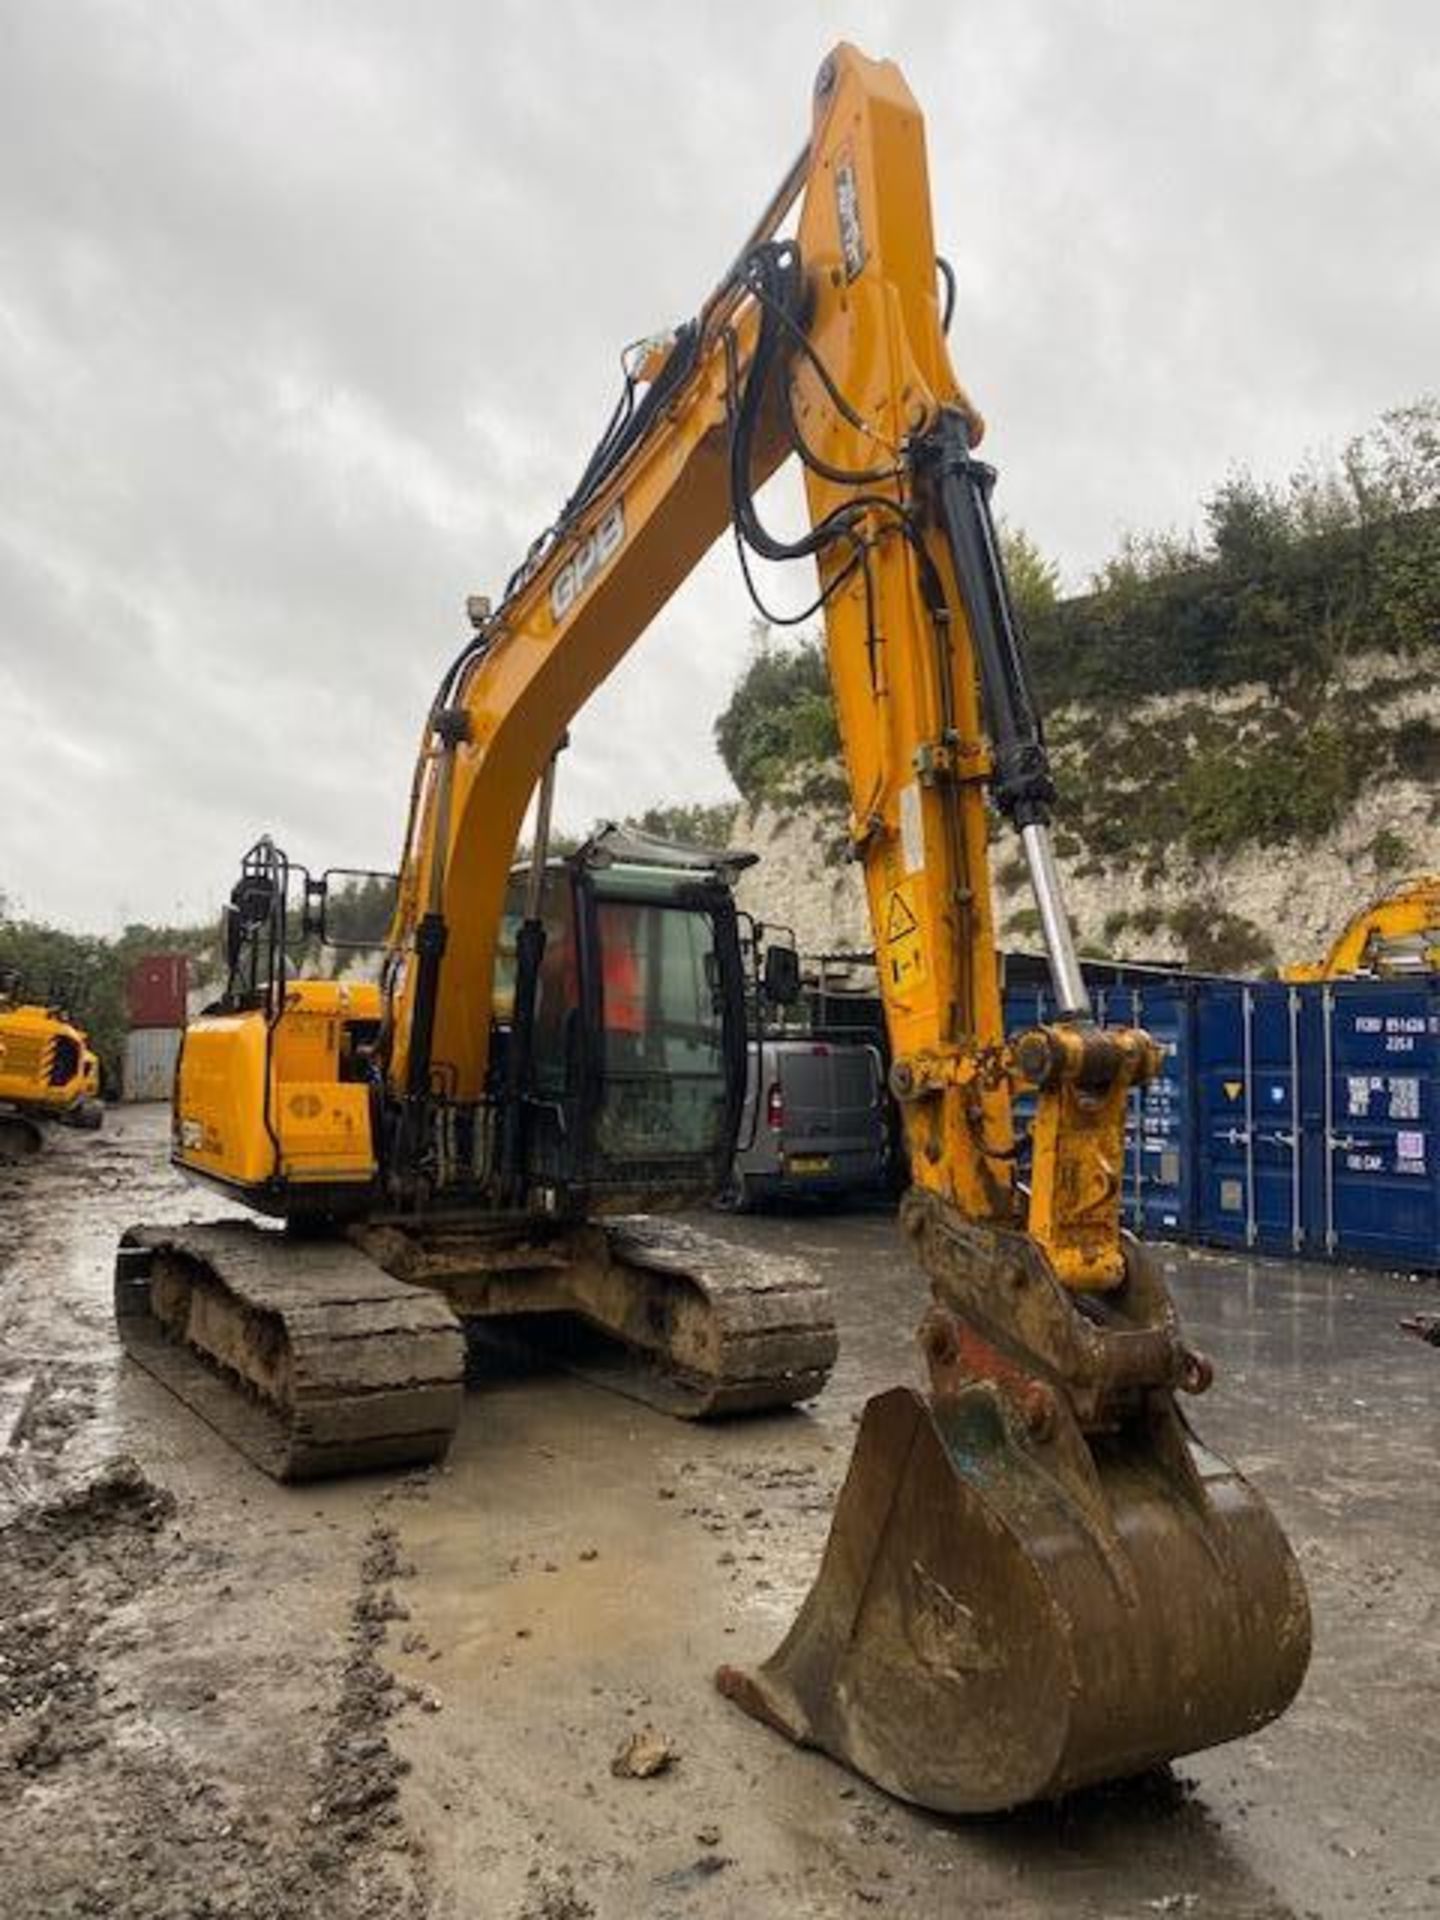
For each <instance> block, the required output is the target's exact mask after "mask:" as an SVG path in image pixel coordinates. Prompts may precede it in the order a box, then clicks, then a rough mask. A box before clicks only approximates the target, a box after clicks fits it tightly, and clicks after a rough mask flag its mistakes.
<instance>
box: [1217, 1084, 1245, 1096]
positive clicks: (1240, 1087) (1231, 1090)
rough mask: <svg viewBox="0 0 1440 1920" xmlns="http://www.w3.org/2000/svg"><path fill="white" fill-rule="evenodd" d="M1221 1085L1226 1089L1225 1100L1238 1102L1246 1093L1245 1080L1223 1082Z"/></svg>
mask: <svg viewBox="0 0 1440 1920" xmlns="http://www.w3.org/2000/svg"><path fill="white" fill-rule="evenodd" d="M1220 1084H1221V1086H1223V1087H1224V1089H1225V1098H1226V1099H1227V1100H1238V1099H1239V1098H1240V1096H1241V1094H1242V1093H1243V1092H1244V1091H1245V1082H1244V1081H1243V1080H1222V1081H1221V1083H1220Z"/></svg>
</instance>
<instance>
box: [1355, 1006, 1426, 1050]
mask: <svg viewBox="0 0 1440 1920" xmlns="http://www.w3.org/2000/svg"><path fill="white" fill-rule="evenodd" d="M1430 1030H1431V1023H1430V1021H1429V1020H1427V1018H1426V1017H1425V1015H1424V1014H1423V1013H1387V1014H1379V1013H1357V1014H1356V1016H1355V1031H1356V1033H1357V1034H1359V1033H1363V1034H1369V1035H1372V1036H1373V1035H1383V1036H1384V1039H1385V1051H1386V1053H1414V1051H1415V1044H1416V1041H1417V1040H1419V1039H1421V1038H1423V1036H1424V1035H1426V1034H1427V1033H1429V1032H1430Z"/></svg>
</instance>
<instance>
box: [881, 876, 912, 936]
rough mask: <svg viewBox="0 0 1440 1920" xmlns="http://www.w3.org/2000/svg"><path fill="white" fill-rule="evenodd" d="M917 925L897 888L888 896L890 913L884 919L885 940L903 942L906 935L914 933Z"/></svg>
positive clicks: (907, 904)
mask: <svg viewBox="0 0 1440 1920" xmlns="http://www.w3.org/2000/svg"><path fill="white" fill-rule="evenodd" d="M918 924H919V923H918V922H917V920H916V918H915V915H914V914H913V913H912V912H911V911H910V906H909V903H908V902H907V900H906V898H905V896H904V894H903V893H901V892H900V890H899V889H898V887H897V889H896V890H895V892H894V893H892V894H891V896H890V911H889V913H888V915H887V916H886V919H885V938H886V940H887V941H890V942H894V941H896V940H903V939H904V938H905V936H906V934H907V933H914V931H915V928H916V926H917V925H918Z"/></svg>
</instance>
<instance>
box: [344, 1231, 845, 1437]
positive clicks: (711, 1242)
mask: <svg viewBox="0 0 1440 1920" xmlns="http://www.w3.org/2000/svg"><path fill="white" fill-rule="evenodd" d="M356 1237H357V1240H358V1243H359V1244H360V1245H361V1246H363V1247H364V1248H365V1250H366V1252H367V1253H369V1254H370V1255H371V1257H372V1258H373V1259H375V1260H377V1261H378V1262H379V1263H380V1264H381V1265H382V1266H384V1267H385V1268H386V1270H387V1271H388V1272H390V1273H392V1274H393V1275H394V1276H395V1277H396V1278H397V1279H400V1280H405V1281H408V1282H410V1283H411V1284H412V1285H420V1286H427V1287H435V1288H438V1289H439V1290H440V1291H441V1292H443V1293H444V1294H445V1296H446V1298H447V1299H448V1300H449V1302H450V1305H451V1307H452V1308H453V1309H454V1311H455V1313H456V1314H457V1315H458V1316H459V1318H460V1319H462V1320H465V1321H467V1322H474V1321H481V1322H484V1321H486V1320H491V1321H495V1320H505V1321H511V1320H512V1319H513V1318H514V1317H517V1316H518V1317H520V1318H521V1319H522V1320H528V1319H529V1318H530V1316H536V1317H537V1319H539V1320H541V1321H543V1320H544V1318H546V1317H549V1318H552V1319H553V1317H554V1316H556V1315H570V1316H574V1317H575V1318H578V1319H579V1320H581V1321H583V1322H584V1323H586V1325H588V1326H589V1327H591V1328H595V1329H598V1330H599V1331H600V1332H601V1333H603V1334H605V1335H607V1336H608V1337H609V1340H610V1341H611V1342H613V1343H616V1344H617V1345H618V1347H619V1348H620V1349H622V1350H623V1351H622V1352H621V1353H620V1355H619V1356H618V1357H616V1358H611V1357H609V1356H608V1355H607V1357H605V1358H597V1357H596V1356H595V1354H594V1352H593V1350H592V1349H591V1348H590V1347H589V1346H588V1345H587V1343H585V1342H583V1341H582V1342H579V1343H577V1344H574V1345H572V1346H571V1347H569V1348H566V1347H564V1346H561V1347H560V1348H559V1349H558V1350H559V1352H560V1354H561V1357H562V1359H563V1360H564V1363H565V1365H566V1366H567V1367H568V1368H569V1369H570V1370H571V1371H572V1372H574V1373H577V1374H579V1375H581V1376H582V1377H583V1378H585V1379H588V1380H592V1381H594V1382H595V1383H596V1384H597V1385H599V1386H603V1387H607V1388H610V1389H611V1390H613V1391H615V1392H617V1393H623V1394H625V1395H626V1396H627V1397H629V1398H630V1399H633V1400H640V1401H643V1402H644V1403H645V1404H646V1405H647V1406H652V1407H656V1408H658V1409H659V1410H660V1411H661V1412H663V1413H669V1414H673V1415H676V1416H678V1417H679V1418H681V1419H686V1420H699V1419H708V1418H712V1417H719V1416H724V1415H726V1414H738V1413H757V1412H762V1411H764V1410H765V1409H767V1408H775V1407H788V1406H794V1405H796V1404H797V1403H798V1402H800V1401H802V1400H810V1399H813V1398H814V1397H815V1395H816V1394H818V1393H819V1392H820V1391H821V1389H822V1388H823V1387H824V1385H825V1382H826V1380H827V1379H828V1378H829V1375H830V1370H831V1368H832V1367H833V1366H834V1364H835V1357H836V1353H837V1352H838V1339H837V1336H836V1332H835V1318H834V1314H833V1312H832V1310H831V1306H830V1296H829V1293H828V1291H827V1289H826V1288H825V1286H824V1285H823V1284H822V1283H821V1282H820V1281H818V1280H817V1279H816V1278H815V1277H814V1275H813V1274H811V1273H810V1271H809V1270H808V1268H807V1267H806V1266H805V1264H804V1262H802V1261H799V1260H795V1259H792V1258H790V1257H789V1256H788V1255H781V1254H771V1253H763V1252H758V1251H756V1250H754V1249H751V1248H746V1247H740V1246H736V1245H734V1244H733V1243H731V1242H730V1241H727V1240H722V1239H720V1238H718V1237H717V1236H716V1235H714V1234H708V1233H702V1232H700V1231H699V1230H698V1229H696V1228H694V1227H692V1226H690V1225H689V1224H688V1223H686V1222H683V1221H674V1220H666V1219H655V1218H651V1217H649V1216H633V1217H632V1216H624V1217H621V1218H617V1219H614V1220H606V1221H600V1222H593V1223H590V1224H588V1225H585V1226H580V1227H573V1228H568V1229H565V1228H562V1229H558V1230H557V1231H555V1232H554V1233H550V1234H543V1235H536V1234H534V1233H533V1231H532V1233H531V1235H530V1237H528V1238H526V1239H524V1240H516V1239H515V1238H514V1233H513V1229H511V1231H510V1234H509V1235H508V1236H507V1235H505V1234H503V1233H498V1232H496V1231H494V1230H488V1229H486V1228H484V1227H479V1228H477V1227H476V1226H475V1225H474V1224H473V1223H458V1222H457V1223H456V1224H454V1225H453V1226H447V1225H446V1224H445V1223H443V1222H426V1223H423V1224H417V1223H412V1222H408V1221H407V1222H403V1223H397V1222H390V1223H385V1224H377V1225H375V1226H372V1227H367V1228H362V1229H360V1230H359V1231H358V1233H357V1236H356ZM532 1324H533V1323H532ZM549 1350H550V1351H552V1352H554V1351H556V1350H557V1349H556V1348H555V1347H554V1346H553V1345H552V1346H551V1347H550V1348H549ZM614 1352H615V1348H614V1346H612V1347H611V1349H610V1353H611V1354H613V1353H614Z"/></svg>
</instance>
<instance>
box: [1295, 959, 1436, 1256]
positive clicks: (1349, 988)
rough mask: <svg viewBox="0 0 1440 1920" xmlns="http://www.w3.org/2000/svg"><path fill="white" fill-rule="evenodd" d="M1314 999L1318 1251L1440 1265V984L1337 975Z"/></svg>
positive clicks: (1314, 1223) (1313, 1211) (1313, 1214)
mask: <svg viewBox="0 0 1440 1920" xmlns="http://www.w3.org/2000/svg"><path fill="white" fill-rule="evenodd" d="M1310 992H1311V993H1312V995H1313V996H1314V998H1315V999H1316V1000H1317V1001H1318V1007H1317V1013H1318V1024H1319V1027H1320V1053H1321V1059H1322V1066H1323V1084H1322V1102H1321V1104H1322V1113H1321V1123H1322V1125H1321V1138H1320V1142H1319V1153H1318V1159H1319V1165H1318V1167H1317V1169H1316V1173H1317V1175H1318V1177H1317V1178H1316V1179H1315V1180H1314V1181H1313V1183H1312V1194H1311V1206H1310V1209H1309V1212H1310V1219H1309V1227H1310V1238H1311V1240H1312V1241H1313V1243H1314V1246H1315V1250H1316V1251H1317V1252H1323V1253H1328V1254H1332V1255H1336V1256H1338V1257H1340V1258H1342V1259H1344V1258H1350V1259H1362V1260H1382V1261H1384V1262H1386V1263H1387V1264H1390V1265H1403V1266H1411V1267H1434V1266H1436V1265H1437V1264H1440V1164H1437V1160H1440V1153H1437V1147H1440V982H1437V981H1435V980H1433V979H1418V980H1405V981H1393V982H1384V983H1382V982H1379V981H1373V980H1347V981H1337V982H1336V983H1335V984H1334V985H1333V986H1327V987H1323V988H1320V989H1311V990H1310Z"/></svg>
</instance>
